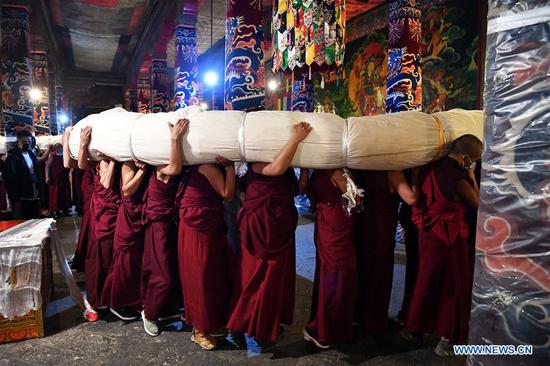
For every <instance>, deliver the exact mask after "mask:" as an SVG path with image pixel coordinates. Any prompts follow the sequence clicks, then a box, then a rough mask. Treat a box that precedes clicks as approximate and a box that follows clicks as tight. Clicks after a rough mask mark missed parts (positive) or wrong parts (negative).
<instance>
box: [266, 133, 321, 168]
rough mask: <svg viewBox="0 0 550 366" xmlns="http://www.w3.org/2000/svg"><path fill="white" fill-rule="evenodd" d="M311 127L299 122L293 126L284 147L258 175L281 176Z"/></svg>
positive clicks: (288, 166)
mask: <svg viewBox="0 0 550 366" xmlns="http://www.w3.org/2000/svg"><path fill="white" fill-rule="evenodd" d="M311 129H312V128H311V126H310V125H309V124H308V123H306V122H300V123H298V124H297V125H294V127H293V128H292V135H291V136H290V139H289V140H288V141H287V143H286V144H285V146H284V147H283V148H282V150H281V151H279V153H278V154H277V156H276V157H275V159H274V160H273V162H271V163H269V164H266V165H264V166H263V167H262V168H261V171H260V174H263V175H270V176H277V175H283V174H284V173H285V172H286V171H287V169H288V168H290V164H292V159H294V154H296V150H297V149H298V145H300V142H302V141H303V140H304V139H305V138H306V137H307V135H308V134H309V133H310V132H311Z"/></svg>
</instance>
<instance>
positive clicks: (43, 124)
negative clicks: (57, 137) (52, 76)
mask: <svg viewBox="0 0 550 366" xmlns="http://www.w3.org/2000/svg"><path fill="white" fill-rule="evenodd" d="M31 64H32V87H33V89H34V90H37V91H39V92H40V97H39V98H35V99H33V100H32V104H33V106H34V114H33V123H34V131H35V133H36V135H37V136H43V135H50V133H51V131H50V97H49V90H48V89H49V83H48V76H49V75H48V54H47V53H46V52H44V51H33V52H31Z"/></svg>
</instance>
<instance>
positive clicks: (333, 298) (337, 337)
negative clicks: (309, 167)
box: [300, 169, 358, 349]
mask: <svg viewBox="0 0 550 366" xmlns="http://www.w3.org/2000/svg"><path fill="white" fill-rule="evenodd" d="M302 176H305V177H307V175H305V174H303V175H302ZM300 183H301V184H303V182H300ZM346 183H347V181H346V178H345V177H344V171H343V169H328V170H315V171H314V172H313V174H312V176H311V179H310V181H309V187H308V188H307V192H308V197H309V199H310V202H311V210H312V211H313V212H314V213H315V234H314V239H315V246H316V249H317V250H316V266H315V280H314V283H313V299H312V304H311V314H310V321H309V322H308V323H307V326H306V327H305V329H304V331H303V334H304V339H305V340H306V341H308V342H311V343H313V344H314V345H316V346H317V347H319V348H321V349H326V348H329V347H330V346H331V345H334V344H337V343H342V342H347V341H351V339H352V335H353V325H352V324H353V320H354V310H355V306H356V298H357V282H358V279H357V262H356V260H357V258H356V255H355V246H354V240H353V216H352V215H351V214H348V212H347V211H346V210H345V209H344V207H343V206H342V193H345V192H346V191H347V184H346Z"/></svg>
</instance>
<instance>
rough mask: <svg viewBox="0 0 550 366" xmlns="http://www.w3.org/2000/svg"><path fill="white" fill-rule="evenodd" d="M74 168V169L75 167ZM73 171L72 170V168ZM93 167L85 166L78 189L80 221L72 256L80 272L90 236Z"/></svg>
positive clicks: (83, 267) (83, 266) (83, 265)
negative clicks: (80, 199)
mask: <svg viewBox="0 0 550 366" xmlns="http://www.w3.org/2000/svg"><path fill="white" fill-rule="evenodd" d="M75 170H76V169H75ZM73 171H74V170H73ZM94 177H95V173H94V170H93V168H87V169H85V170H84V173H83V174H82V181H81V185H80V190H81V192H82V201H83V205H82V221H81V223H80V231H79V233H78V243H77V244H76V250H75V253H74V258H73V267H74V268H75V269H76V270H77V271H80V272H84V269H85V263H86V253H87V251H88V240H89V238H90V216H91V215H90V213H91V210H92V194H93V191H94Z"/></svg>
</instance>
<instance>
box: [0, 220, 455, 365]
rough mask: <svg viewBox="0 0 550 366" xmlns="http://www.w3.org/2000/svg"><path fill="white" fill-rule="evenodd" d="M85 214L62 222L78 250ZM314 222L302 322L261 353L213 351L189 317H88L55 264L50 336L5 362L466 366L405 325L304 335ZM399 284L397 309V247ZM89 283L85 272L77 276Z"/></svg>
mask: <svg viewBox="0 0 550 366" xmlns="http://www.w3.org/2000/svg"><path fill="white" fill-rule="evenodd" d="M78 221H79V218H76V219H73V218H72V217H66V218H62V219H60V220H59V221H58V228H59V231H60V234H61V239H62V244H63V247H64V250H65V252H66V254H67V256H69V255H70V254H72V252H73V251H74V247H75V242H76V237H77V233H78V231H77V228H78V226H77V224H78ZM312 233H313V223H312V221H311V218H309V217H308V216H302V217H301V218H300V222H299V227H298V230H297V233H296V239H297V240H296V243H297V244H296V245H297V250H296V252H297V258H296V259H297V260H296V263H297V265H296V270H297V277H296V310H295V314H296V316H295V321H294V324H293V325H292V326H290V327H287V328H286V330H285V332H284V333H283V334H282V336H281V339H280V340H279V342H278V343H277V344H276V345H274V346H271V347H269V348H266V349H265V350H264V353H263V354H261V355H260V356H258V357H255V358H252V359H248V358H247V357H246V352H245V351H243V350H236V349H232V348H231V347H229V346H228V345H225V344H223V342H222V347H221V349H219V350H216V351H210V352H205V351H202V350H200V349H199V348H198V346H196V345H194V344H193V343H192V342H191V341H190V339H189V337H190V335H191V333H190V330H191V329H190V328H189V327H188V326H184V325H183V324H182V323H181V322H175V323H172V324H165V325H164V327H163V331H162V334H161V335H160V336H159V337H156V338H151V337H149V336H147V335H146V334H145V332H144V331H143V328H142V323H141V322H140V321H136V322H132V323H123V322H120V321H117V320H116V319H115V318H114V317H113V316H110V315H108V316H106V317H105V318H103V319H101V320H99V321H98V322H96V323H86V322H84V321H83V319H82V316H81V313H80V310H78V309H77V307H76V306H75V305H74V303H73V302H72V300H71V299H70V297H69V296H68V292H67V290H66V288H65V286H64V284H63V279H62V277H61V275H60V274H59V272H58V271H56V270H55V265H54V282H55V287H54V296H53V299H52V302H51V303H50V304H49V305H48V310H47V313H48V314H47V315H48V317H47V318H46V320H45V322H46V337H44V338H40V339H33V340H28V341H23V342H18V343H11V344H4V345H0V366H8V365H140V366H143V365H180V364H186V365H242V364H252V365H254V364H266V365H270V364H272V365H329V364H353V365H355V364H361V365H380V366H383V365H384V366H385V365H423V366H424V365H432V366H439V365H441V366H443V365H451V366H454V365H456V366H458V365H464V364H465V360H464V359H463V358H455V359H444V358H440V357H438V356H436V355H435V354H434V353H433V347H434V345H435V340H431V341H430V342H428V344H426V345H425V346H424V347H421V348H418V347H415V346H414V345H412V344H410V343H408V342H406V341H404V340H402V339H401V338H400V337H399V335H398V328H397V326H396V325H394V324H392V326H391V328H390V329H391V331H390V332H389V333H388V335H387V336H385V337H384V338H381V339H372V338H364V337H359V336H357V337H356V339H355V340H354V342H351V343H350V344H346V345H343V346H342V347H339V348H337V349H331V350H326V351H320V350H317V349H316V348H314V347H312V346H311V345H309V344H307V343H306V342H304V341H303V339H302V336H301V331H302V328H303V326H304V325H305V323H306V321H307V319H308V317H309V307H310V303H311V290H312V282H311V281H312V279H313V274H314V266H315V248H314V246H313V241H312ZM396 254H397V255H396V266H395V271H394V288H393V293H392V301H391V306H390V316H395V314H396V313H397V311H398V310H399V307H400V304H401V298H402V296H403V283H404V266H403V260H404V256H403V254H402V253H401V252H399V251H397V252H396ZM77 280H78V281H79V285H80V286H81V288H83V283H82V280H83V278H82V275H80V274H78V275H77Z"/></svg>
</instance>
